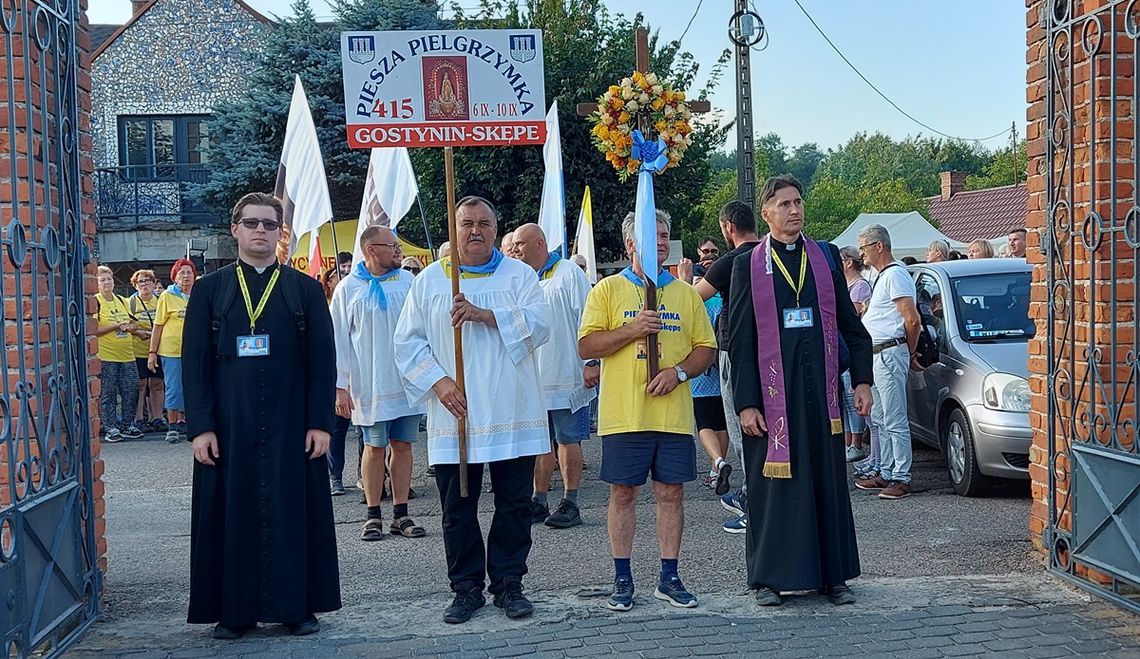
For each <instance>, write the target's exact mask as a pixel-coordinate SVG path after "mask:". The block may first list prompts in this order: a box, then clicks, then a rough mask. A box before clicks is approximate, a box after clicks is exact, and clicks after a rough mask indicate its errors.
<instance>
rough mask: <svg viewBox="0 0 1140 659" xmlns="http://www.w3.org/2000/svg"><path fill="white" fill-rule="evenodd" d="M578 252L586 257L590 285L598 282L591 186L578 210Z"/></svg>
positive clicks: (576, 248)
mask: <svg viewBox="0 0 1140 659" xmlns="http://www.w3.org/2000/svg"><path fill="white" fill-rule="evenodd" d="M574 250H575V253H576V254H581V255H582V256H584V257H586V279H589V280H590V285H594V284H596V283H598V258H597V256H596V255H595V254H594V215H593V209H592V208H591V203H590V186H588V185H587V186H586V193H585V194H583V195H582V210H581V211H579V212H578V231H577V233H576V234H575V235H574Z"/></svg>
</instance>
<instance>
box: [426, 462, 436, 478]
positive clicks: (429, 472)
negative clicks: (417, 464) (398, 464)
mask: <svg viewBox="0 0 1140 659" xmlns="http://www.w3.org/2000/svg"><path fill="white" fill-rule="evenodd" d="M424 476H427V477H429V478H435V465H430V466H429V467H428V468H427V470H426V471H424Z"/></svg>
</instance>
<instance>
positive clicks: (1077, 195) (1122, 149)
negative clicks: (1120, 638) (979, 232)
mask: <svg viewBox="0 0 1140 659" xmlns="http://www.w3.org/2000/svg"><path fill="white" fill-rule="evenodd" d="M1129 4H1130V3H1125V2H1114V1H1113V0H1060V1H1059V2H1058V1H1055V0H1048V1H1046V0H1027V2H1026V7H1027V12H1026V27H1027V51H1026V64H1027V74H1026V84H1027V96H1026V100H1027V101H1028V103H1029V110H1028V115H1027V118H1028V122H1029V123H1028V129H1027V138H1028V155H1029V176H1028V190H1029V203H1028V209H1027V211H1028V214H1027V222H1026V224H1027V226H1028V227H1029V228H1030V234H1029V259H1030V261H1031V262H1033V263H1035V264H1036V265H1037V267H1035V268H1034V277H1033V278H1034V284H1033V294H1032V304H1031V306H1030V315H1031V316H1032V317H1033V318H1035V319H1036V320H1037V337H1036V338H1035V339H1033V340H1032V341H1031V342H1030V346H1029V353H1030V362H1029V371H1030V374H1031V376H1030V387H1031V389H1032V391H1033V407H1032V411H1031V414H1030V418H1031V422H1032V425H1033V429H1034V440H1033V447H1032V449H1031V452H1030V467H1029V470H1030V476H1031V477H1032V479H1033V483H1032V496H1033V504H1032V510H1031V513H1030V531H1031V537H1032V540H1033V543H1034V546H1035V547H1036V548H1037V549H1038V550H1041V551H1046V550H1048V549H1049V547H1047V543H1048V542H1049V538H1050V535H1049V534H1048V532H1047V525H1048V522H1049V476H1050V472H1052V473H1053V474H1054V478H1055V483H1056V492H1055V497H1056V507H1057V510H1058V518H1057V520H1058V526H1059V527H1060V528H1061V529H1063V530H1065V531H1071V530H1072V519H1071V517H1070V515H1069V512H1070V507H1071V498H1070V486H1071V482H1072V467H1071V452H1070V448H1071V446H1072V444H1073V443H1075V442H1079V443H1089V444H1099V445H1101V446H1105V447H1108V448H1117V449H1125V450H1130V449H1131V446H1132V444H1133V442H1134V441H1135V435H1136V431H1137V428H1136V425H1135V416H1134V404H1135V391H1136V386H1137V385H1136V383H1131V384H1130V376H1131V373H1132V366H1131V364H1130V363H1129V362H1130V360H1131V359H1132V358H1133V357H1134V355H1131V354H1130V353H1131V351H1133V349H1134V331H1135V319H1134V312H1135V306H1136V293H1137V291H1136V276H1135V271H1134V261H1135V254H1136V250H1135V249H1134V248H1133V247H1132V246H1130V245H1129V244H1128V242H1129V240H1128V236H1129V235H1131V236H1132V237H1133V238H1132V242H1133V243H1135V242H1137V238H1140V213H1137V214H1135V215H1133V216H1132V218H1131V219H1129V216H1130V209H1132V208H1134V207H1136V205H1137V197H1136V193H1137V191H1136V190H1135V189H1134V184H1135V180H1136V170H1135V155H1136V154H1135V153H1134V152H1133V151H1134V139H1135V129H1136V115H1135V112H1136V108H1135V107H1134V102H1133V97H1134V92H1135V64H1134V58H1133V55H1134V49H1135V43H1136V42H1135V41H1134V40H1133V39H1132V38H1131V37H1129V36H1128V35H1127V34H1126V31H1127V29H1128V28H1127V26H1128V24H1129V22H1130V21H1129V17H1128V16H1127V15H1126V12H1125V10H1126V9H1127V6H1128V5H1129ZM1043 12H1055V15H1056V16H1057V17H1058V18H1059V19H1061V22H1065V21H1068V20H1071V19H1072V17H1077V20H1076V21H1075V22H1074V23H1073V25H1072V28H1071V32H1072V37H1071V38H1068V37H1066V36H1064V35H1061V36H1059V37H1058V38H1057V39H1056V40H1055V42H1054V44H1053V45H1052V47H1050V44H1049V43H1048V35H1047V24H1046V22H1045V18H1046V16H1047V14H1044V13H1043ZM1066 12H1071V13H1068V14H1066ZM1050 71H1051V72H1052V74H1053V76H1054V83H1053V84H1052V85H1050V84H1049V80H1048V73H1049V72H1050ZM1050 105H1051V106H1052V110H1050ZM1050 115H1051V116H1050ZM1050 141H1052V144H1053V146H1052V148H1050ZM1050 189H1051V190H1052V197H1053V199H1054V203H1053V204H1052V207H1050V205H1049V203H1048V199H1049V191H1050ZM1098 218H1099V219H1098ZM1050 227H1051V228H1052V230H1051V231H1050ZM1050 274H1052V277H1053V280H1054V282H1055V285H1054V286H1053V288H1052V289H1050V287H1049V285H1048V279H1049V276H1050ZM1050 306H1051V307H1052V309H1053V313H1054V322H1053V323H1052V325H1050V323H1049V310H1050ZM1050 347H1052V357H1050ZM1051 365H1052V367H1053V370H1054V372H1055V373H1056V378H1055V383H1054V385H1053V392H1052V393H1053V399H1054V401H1055V405H1056V415H1055V421H1054V423H1053V425H1052V426H1050V424H1049V418H1048V409H1049V399H1050V396H1049V394H1050V391H1049V379H1048V374H1049V372H1050V366H1051ZM1114 381H1115V382H1114ZM1050 443H1053V444H1052V446H1053V454H1054V455H1055V456H1056V457H1055V458H1053V459H1052V464H1051V459H1050V455H1051V451H1050V446H1051V444H1050ZM1057 557H1058V559H1059V560H1060V561H1061V562H1062V565H1061V567H1065V565H1064V562H1065V561H1067V560H1068V555H1067V552H1066V551H1063V550H1062V551H1060V552H1059V554H1058V555H1057ZM1073 572H1074V573H1076V574H1078V575H1081V576H1090V577H1093V578H1100V576H1101V575H1097V574H1096V573H1095V572H1094V571H1093V570H1091V569H1086V568H1085V567H1084V566H1076V567H1075V568H1074V569H1073Z"/></svg>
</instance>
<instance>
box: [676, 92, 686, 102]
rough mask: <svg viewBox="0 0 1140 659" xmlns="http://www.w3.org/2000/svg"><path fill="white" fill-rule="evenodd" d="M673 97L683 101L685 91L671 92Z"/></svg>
mask: <svg viewBox="0 0 1140 659" xmlns="http://www.w3.org/2000/svg"><path fill="white" fill-rule="evenodd" d="M673 98H675V99H677V100H678V101H683V100H685V92H673Z"/></svg>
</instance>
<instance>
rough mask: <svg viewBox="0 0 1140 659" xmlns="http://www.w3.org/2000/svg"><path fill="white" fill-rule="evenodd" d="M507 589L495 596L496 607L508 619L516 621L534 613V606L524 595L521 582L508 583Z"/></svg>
mask: <svg viewBox="0 0 1140 659" xmlns="http://www.w3.org/2000/svg"><path fill="white" fill-rule="evenodd" d="M505 588H506V589H505V590H504V591H503V592H501V593H499V594H498V595H495V606H497V607H499V608H500V609H502V610H503V612H504V613H506V614H507V617H508V618H510V619H511V620H516V619H518V618H525V617H527V616H529V615H530V614H532V613H534V605H533V604H531V603H530V600H528V599H527V598H526V596H525V595H523V592H522V582H521V581H508V582H507V583H506V584H505Z"/></svg>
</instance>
